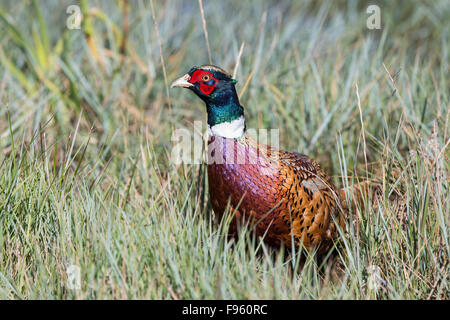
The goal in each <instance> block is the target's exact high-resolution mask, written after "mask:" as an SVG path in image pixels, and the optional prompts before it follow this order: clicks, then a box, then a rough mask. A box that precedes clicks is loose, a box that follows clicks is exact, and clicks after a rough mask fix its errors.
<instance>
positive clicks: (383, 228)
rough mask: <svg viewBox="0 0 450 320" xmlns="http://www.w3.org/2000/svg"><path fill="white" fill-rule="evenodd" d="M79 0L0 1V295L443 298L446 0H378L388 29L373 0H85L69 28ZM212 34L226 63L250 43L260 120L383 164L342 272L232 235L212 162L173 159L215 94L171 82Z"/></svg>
mask: <svg viewBox="0 0 450 320" xmlns="http://www.w3.org/2000/svg"><path fill="white" fill-rule="evenodd" d="M72 2H73V1H50V0H49V1H45V2H38V1H3V2H2V4H1V5H0V65H1V68H0V146H1V149H0V150H1V152H0V172H1V173H0V248H1V252H0V297H1V298H6V299H143V298H145V299H146V298H148V299H213V298H218V299H238V298H242V299H263V298H268V299H448V298H449V292H450V290H449V263H448V259H449V253H450V247H449V212H450V203H449V202H450V201H449V178H448V170H449V163H450V162H449V161H448V160H449V158H448V157H449V151H448V150H449V148H448V144H449V139H450V135H449V112H450V111H449V110H450V105H449V93H450V92H449V87H450V85H449V82H448V74H449V65H448V62H449V44H450V42H449V35H450V28H449V26H450V25H449V21H450V8H449V6H448V3H447V1H445V0H441V1H433V2H422V1H402V2H401V3H400V4H398V3H396V4H391V2H388V1H386V2H379V3H378V5H379V6H380V9H381V23H382V29H381V30H369V29H368V28H367V27H366V19H367V17H368V16H369V15H368V14H367V13H366V5H367V4H365V2H358V1H348V2H344V1H333V2H331V1H330V2H328V1H323V2H318V1H302V2H295V3H294V4H290V3H288V2H287V1H286V2H281V3H277V4H276V3H275V2H274V3H273V4H270V3H266V2H258V1H257V2H256V3H250V2H248V1H229V2H228V1H227V2H224V1H204V2H203V10H204V17H205V19H204V21H202V15H201V11H200V8H199V3H198V2H196V1H178V0H177V1H156V0H155V1H115V2H114V3H112V2H110V1H89V2H87V1H80V3H79V5H80V9H81V11H82V12H83V20H82V23H81V29H69V28H67V27H66V19H67V18H68V17H69V15H68V14H66V8H67V7H68V6H69V5H70V4H72ZM152 6H153V10H152ZM152 11H153V12H152ZM153 17H155V18H156V19H153ZM204 22H205V25H204V24H203V23H204ZM155 26H157V28H158V33H156V29H155ZM204 28H205V29H204ZM204 30H207V32H208V37H205V32H204ZM205 39H208V43H209V46H210V51H211V59H212V61H213V63H215V64H217V65H220V66H222V67H224V68H225V69H227V70H229V71H230V72H232V71H233V69H234V66H235V64H236V62H237V61H236V60H237V57H238V55H239V50H240V48H241V46H242V45H243V44H244V49H243V51H242V56H241V59H240V62H239V68H238V69H237V75H236V78H237V79H238V80H239V82H238V90H239V91H240V95H241V102H242V105H243V106H244V107H245V111H246V116H247V119H248V126H249V127H252V128H279V129H280V137H281V141H280V144H281V147H282V148H283V149H285V150H295V151H299V152H301V153H305V154H308V155H310V156H311V157H313V158H315V159H317V161H318V162H319V163H320V164H321V165H322V167H323V168H324V169H325V170H326V172H327V173H329V174H330V175H332V176H333V179H334V180H335V182H336V183H337V184H338V185H346V184H347V183H352V182H356V181H358V180H362V179H363V178H364V177H365V176H366V175H370V174H373V175H376V176H377V178H378V179H379V180H380V181H381V183H382V191H383V192H382V193H383V194H382V199H381V201H380V202H379V203H377V204H376V205H369V206H368V207H367V208H365V209H364V210H356V212H355V211H353V212H351V215H352V216H353V217H354V216H359V217H360V219H359V220H358V222H356V223H351V222H349V223H348V226H347V230H348V232H347V234H346V236H345V237H344V238H343V240H342V250H341V252H340V254H341V256H342V261H343V276H342V277H341V278H340V279H337V280H336V279H334V278H333V276H332V271H329V270H328V271H327V270H325V271H324V270H323V269H321V268H319V266H318V265H317V261H316V259H314V257H313V256H309V257H307V258H306V259H305V260H304V261H303V262H300V260H301V259H299V256H298V254H288V255H286V254H285V253H284V252H283V250H281V251H273V250H270V249H268V248H266V247H265V246H264V245H263V244H261V243H260V240H259V239H252V238H251V237H250V236H249V235H247V234H244V235H245V236H243V237H240V238H239V240H235V241H230V240H228V239H227V237H226V232H227V223H226V222H227V221H222V222H221V223H218V222H217V221H215V219H214V217H213V215H212V211H211V209H210V206H209V204H208V195H207V193H206V192H205V188H206V187H207V183H208V182H207V181H206V180H207V179H206V176H205V166H204V165H189V164H184V165H181V166H176V165H175V164H174V163H173V161H171V152H172V147H173V141H172V134H173V132H174V130H176V129H180V128H185V129H187V130H189V131H191V132H192V131H193V127H194V124H193V122H194V121H196V120H203V121H204V119H205V115H204V113H205V112H204V107H203V106H202V105H201V103H200V102H199V101H198V99H196V98H195V97H194V96H193V95H192V94H188V93H187V92H186V91H183V90H176V91H175V90H174V91H172V90H167V82H170V81H171V80H173V79H175V78H176V77H179V76H181V75H182V74H184V73H185V72H186V71H187V70H188V69H189V68H190V67H191V66H192V65H199V64H203V63H207V62H208V61H209V55H208V49H207V48H208V46H207V43H206V41H205ZM162 61H164V69H163V65H162V64H161V62H162ZM165 76H166V78H167V79H166V80H165ZM357 88H358V91H357ZM169 95H170V96H169ZM358 96H359V100H358ZM362 128H363V130H364V131H363V130H362ZM204 129H205V124H203V130H204ZM363 133H364V134H363ZM363 138H364V139H363ZM366 160H367V162H366ZM366 165H367V166H368V167H369V168H370V169H369V171H370V173H369V172H366V170H365V169H366ZM343 177H349V179H346V178H343ZM393 192H398V193H400V194H401V195H402V196H403V198H404V199H405V203H404V211H405V212H406V213H407V218H406V225H404V226H402V221H401V219H402V218H401V217H399V216H398V214H397V211H396V209H395V203H393V202H392V201H389V197H390V196H391V194H392V193H393ZM252 243H253V245H252ZM286 250H288V249H286ZM71 265H76V266H78V267H79V268H80V272H81V283H80V284H81V288H80V289H78V290H74V289H70V287H69V286H68V285H67V280H68V275H67V270H68V268H69V266H71ZM300 265H302V266H301V267H300ZM374 266H375V267H374ZM371 268H372V269H373V268H378V269H377V270H378V274H379V284H380V287H379V288H378V289H377V290H376V289H373V288H372V287H371V286H370V285H369V282H370V281H371V276H370V275H371V273H370V270H371ZM333 279H334V280H333Z"/></svg>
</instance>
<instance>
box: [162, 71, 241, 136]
mask: <svg viewBox="0 0 450 320" xmlns="http://www.w3.org/2000/svg"><path fill="white" fill-rule="evenodd" d="M235 84H236V80H234V79H233V78H232V77H231V76H230V75H229V74H228V73H227V72H226V71H224V70H223V69H221V68H219V67H216V66H213V65H203V66H199V67H193V68H191V70H189V72H188V73H186V74H185V75H184V76H182V77H181V78H179V79H177V80H175V81H174V82H173V83H172V85H171V88H173V87H184V88H188V89H190V90H191V91H193V92H194V93H195V94H196V95H197V96H198V97H199V98H200V99H202V100H203V101H204V102H205V104H206V112H207V113H208V128H209V130H210V133H212V134H213V135H218V136H221V137H224V138H230V139H236V138H240V137H241V136H242V135H243V134H244V132H245V118H244V108H243V107H242V106H241V105H240V104H239V98H238V96H237V94H236V88H235Z"/></svg>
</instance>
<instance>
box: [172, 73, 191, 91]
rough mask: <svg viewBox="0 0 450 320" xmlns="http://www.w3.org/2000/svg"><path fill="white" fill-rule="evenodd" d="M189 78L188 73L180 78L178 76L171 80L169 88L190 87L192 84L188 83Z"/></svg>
mask: <svg viewBox="0 0 450 320" xmlns="http://www.w3.org/2000/svg"><path fill="white" fill-rule="evenodd" d="M189 80H191V76H190V75H189V74H185V75H184V76H182V77H181V78H178V79H177V80H175V81H174V82H172V84H171V85H170V87H171V88H175V87H183V88H190V87H193V86H194V85H193V84H192V83H190V82H189Z"/></svg>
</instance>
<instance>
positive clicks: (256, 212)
mask: <svg viewBox="0 0 450 320" xmlns="http://www.w3.org/2000/svg"><path fill="white" fill-rule="evenodd" d="M235 82H236V81H235V80H234V79H232V78H231V76H230V75H229V74H227V73H226V72H225V71H224V70H223V69H221V68H218V67H216V66H212V65H204V66H200V67H194V68H192V69H191V70H190V71H189V72H188V73H187V74H186V75H184V76H183V77H181V78H180V79H178V80H176V81H175V82H174V83H173V84H172V87H175V86H180V87H186V88H189V89H191V90H192V91H193V92H194V93H196V94H197V95H198V96H199V97H200V98H201V99H202V100H203V101H204V102H205V103H206V108H207V113H208V128H209V133H210V137H209V141H208V159H209V161H208V181H209V193H210V199H211V203H212V207H213V209H214V212H215V213H216V214H218V215H219V216H222V214H223V213H224V211H225V210H226V208H227V205H229V206H230V209H231V210H233V212H235V216H234V219H233V222H232V224H231V226H230V227H231V231H235V230H236V228H237V226H239V224H240V223H242V221H243V220H244V219H245V221H248V222H250V223H251V225H252V227H253V228H254V230H255V232H256V234H257V235H259V236H264V241H265V242H267V243H268V244H271V245H274V246H280V245H281V244H282V243H284V244H285V245H288V246H290V245H291V244H292V241H294V244H295V245H296V246H298V245H300V244H303V245H304V247H305V248H307V249H312V248H317V249H318V250H319V251H321V252H324V251H327V250H328V249H329V248H330V247H331V245H332V243H333V241H334V239H336V238H337V236H338V232H337V228H336V226H337V225H339V226H340V227H341V228H342V227H343V226H344V224H343V220H344V219H343V211H342V210H340V208H339V204H340V200H339V195H338V193H337V191H336V188H335V187H334V185H333V184H332V182H331V180H330V179H329V177H328V176H327V175H326V174H325V173H324V172H323V170H322V169H321V168H320V166H319V165H318V164H317V163H316V162H315V161H314V160H312V159H310V158H309V157H308V156H305V155H302V154H299V153H296V152H286V151H282V150H279V149H275V148H272V147H270V146H266V145H261V144H258V143H257V142H256V141H255V140H253V139H251V138H250V137H249V136H248V135H247V134H246V126H245V118H244V110H243V108H242V106H241V105H240V104H239V100H238V97H237V94H236V90H235V87H234V84H235Z"/></svg>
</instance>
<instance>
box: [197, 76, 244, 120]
mask: <svg viewBox="0 0 450 320" xmlns="http://www.w3.org/2000/svg"><path fill="white" fill-rule="evenodd" d="M205 103H206V111H207V112H208V125H209V126H211V127H212V126H215V125H218V124H220V123H224V122H231V121H233V120H236V119H239V118H240V117H241V116H243V115H244V108H243V107H242V106H241V105H240V104H239V99H238V96H237V94H236V90H235V88H234V84H230V85H229V86H226V87H225V88H221V89H220V90H217V92H213V93H212V94H211V96H210V97H209V99H208V100H207V101H205Z"/></svg>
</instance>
